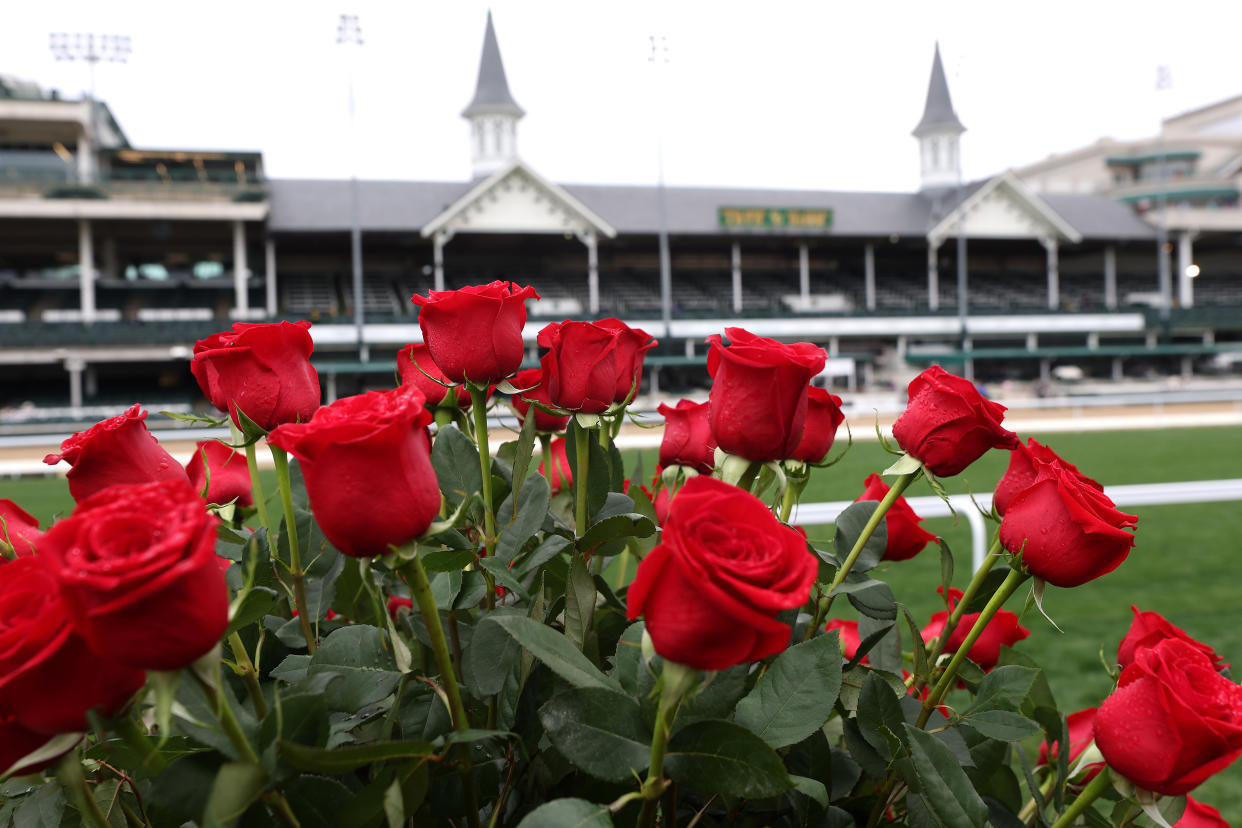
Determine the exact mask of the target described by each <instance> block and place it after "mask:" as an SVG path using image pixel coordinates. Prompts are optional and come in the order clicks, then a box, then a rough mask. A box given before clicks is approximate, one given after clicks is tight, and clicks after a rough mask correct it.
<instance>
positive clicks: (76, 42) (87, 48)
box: [48, 32, 133, 184]
mask: <svg viewBox="0 0 1242 828" xmlns="http://www.w3.org/2000/svg"><path fill="white" fill-rule="evenodd" d="M48 46H49V47H50V48H51V50H52V57H54V58H56V60H81V61H85V62H86V65H87V67H88V68H89V70H90V89H89V91H88V92H87V101H88V103H89V104H90V112H89V113H88V115H87V117H88V118H89V119H90V120H89V123H88V126H87V132H88V134H87V136H86V142H85V143H86V146H85V147H84V148H83V147H79V148H78V152H79V153H80V154H81V157H80V158H79V160H78V177H79V181H80V183H82V184H94V183H96V181H97V180H98V169H97V166H98V159H97V158H96V156H95V146H96V142H97V141H98V140H99V119H98V115H97V113H96V110H97V109H98V108H99V107H98V105H97V104H96V102H95V64H97V63H99V62H100V61H107V62H108V63H125V61H126V60H128V58H129V55H130V52H131V51H133V49H132V48H131V46H130V39H129V35H95V34H91V33H90V32H73V33H70V32H52V33H51V34H50V35H48ZM83 159H84V160H85V168H86V169H85V172H84V171H83Z"/></svg>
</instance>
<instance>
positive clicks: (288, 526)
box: [269, 444, 318, 655]
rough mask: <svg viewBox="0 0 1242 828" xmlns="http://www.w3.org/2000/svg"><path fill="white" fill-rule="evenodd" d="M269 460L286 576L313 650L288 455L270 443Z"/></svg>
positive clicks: (304, 631) (303, 630)
mask: <svg viewBox="0 0 1242 828" xmlns="http://www.w3.org/2000/svg"><path fill="white" fill-rule="evenodd" d="M269 447H270V448H271V450H272V460H273V461H275V463H276V483H277V485H278V486H279V487H280V505H281V507H282V508H283V509H284V512H285V533H286V535H287V539H288V541H289V577H290V578H292V579H293V601H294V603H295V604H296V606H295V607H294V609H296V610H297V611H298V626H300V627H301V628H302V637H303V638H305V639H306V651H307V652H309V653H310V654H311V655H314V654H315V650H316V649H318V647H317V646H316V644H315V631H314V630H312V629H311V623H310V617H309V616H308V615H307V602H306V570H305V569H303V568H302V546H301V544H300V543H299V542H298V521H297V518H296V517H295V516H294V514H293V486H292V484H291V483H290V482H289V455H288V454H286V453H285V450H284V449H279V448H276V446H272V445H271V444H269Z"/></svg>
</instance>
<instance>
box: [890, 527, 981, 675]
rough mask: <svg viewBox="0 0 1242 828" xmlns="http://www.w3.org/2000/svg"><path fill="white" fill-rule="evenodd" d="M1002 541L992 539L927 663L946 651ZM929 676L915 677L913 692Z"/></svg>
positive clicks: (928, 656)
mask: <svg viewBox="0 0 1242 828" xmlns="http://www.w3.org/2000/svg"><path fill="white" fill-rule="evenodd" d="M1000 556H1001V542H1000V535H999V534H998V535H997V536H996V537H995V538H993V539H992V545H991V547H990V548H989V549H988V554H987V557H985V558H984V559H983V563H981V564H980V565H979V569H978V570H977V571H976V572H975V575H974V577H973V578H971V579H970V584H969V585H968V586H967V587H966V591H965V592H963V593H962V597H961V600H959V601H958V602H957V606H955V607H953V611H952V612H951V613H949V617H948V619H947V620H946V621H945V622H944V629H943V630H941V631H940V635H938V636H937V637H936V644H935V646H934V647H932V649H931V652H930V653H928V655H927V663H928V664H933V665H934V664H935V663H936V659H938V658H940V654H941V653H943V652H944V645H945V643H946V642H947V641H948V640H949V637H950V636H952V635H953V631H954V630H956V629H957V625H958V624H959V623H961V621H962V617H963V616H964V615H966V607H967V606H968V605H969V604H970V603H971V602H972V601H974V600H975V596H976V595H978V594H979V590H980V589H981V588H982V587H983V582H984V581H985V580H987V576H988V573H989V572H991V571H992V566H993V565H994V564H995V563H996V562H997V561H999V560H1000ZM927 678H928V677H927V676H923V677H922V678H921V679H915V681H914V685H913V687H912V690H911V692H913V693H915V694H916V695H917V694H918V692H919V691H920V690H922V689H923V686H924V685H925V684H926V683H927Z"/></svg>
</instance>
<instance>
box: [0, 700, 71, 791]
mask: <svg viewBox="0 0 1242 828" xmlns="http://www.w3.org/2000/svg"><path fill="white" fill-rule="evenodd" d="M54 738H55V737H54V736H49V735H48V734H46V733H35V732H34V731H33V730H29V729H27V728H25V727H22V725H21V723H20V722H18V721H17V717H16V716H13V715H4V714H0V777H4V776H6V775H9V776H25V775H27V774H31V773H38V772H39V771H41V770H44V769H45V768H50V767H52V765H55V764H56V763H57V762H58V761H60V757H61V756H64V755H65V754H66V753H68V752H69V751H71V750H73V748H75V747H77V745H71V746H70V747H68V748H66V749H65V750H64V752H62V753H60V754H58V755H56V756H52V757H49V758H47V759H44V760H43V761H42V762H38V763H35V764H22V765H21V766H19V767H14V765H16V764H17V763H18V762H20V761H21V760H22V759H24V758H26V757H27V756H29V755H30V754H32V753H34V752H35V751H36V750H38V749H39V748H41V747H43V746H44V745H46V744H47V743H48V741H49V740H51V739H54Z"/></svg>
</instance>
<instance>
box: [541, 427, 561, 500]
mask: <svg viewBox="0 0 1242 828" xmlns="http://www.w3.org/2000/svg"><path fill="white" fill-rule="evenodd" d="M539 457H540V459H541V460H542V464H541V465H542V466H543V476H544V477H545V478H546V479H547V481H548V488H549V489H551V490H552V491H556V485H557V484H558V483H560V481H561V475H560V473H559V472H560V470H559V469H557V467H556V461H555V460H554V459H553V457H552V435H551V434H544V433H542V432H540V434H539Z"/></svg>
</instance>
